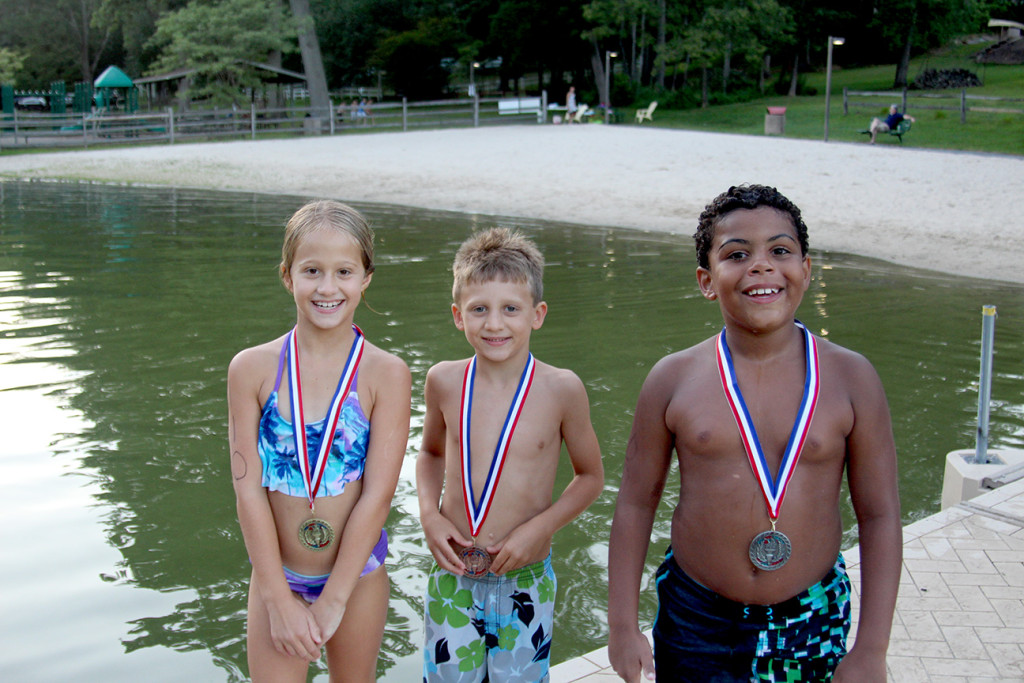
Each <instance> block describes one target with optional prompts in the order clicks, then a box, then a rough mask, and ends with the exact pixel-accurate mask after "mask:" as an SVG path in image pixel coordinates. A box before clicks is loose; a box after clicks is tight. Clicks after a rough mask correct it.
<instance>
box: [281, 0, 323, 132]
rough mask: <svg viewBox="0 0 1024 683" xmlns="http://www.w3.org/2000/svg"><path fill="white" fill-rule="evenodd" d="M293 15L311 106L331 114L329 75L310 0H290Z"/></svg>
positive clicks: (314, 109) (313, 108) (316, 110)
mask: <svg viewBox="0 0 1024 683" xmlns="http://www.w3.org/2000/svg"><path fill="white" fill-rule="evenodd" d="M289 2H290V3H291V7H292V15H294V17H295V22H296V25H297V27H298V35H299V51H300V52H301V53H302V66H303V71H304V72H305V74H306V87H307V88H308V89H309V106H310V109H312V110H313V111H314V112H320V115H321V116H330V115H331V98H330V95H328V94H327V76H326V75H325V73H324V62H323V58H322V57H321V56H320V41H319V40H317V37H316V24H315V23H314V21H313V14H312V12H311V11H310V9H309V0H289Z"/></svg>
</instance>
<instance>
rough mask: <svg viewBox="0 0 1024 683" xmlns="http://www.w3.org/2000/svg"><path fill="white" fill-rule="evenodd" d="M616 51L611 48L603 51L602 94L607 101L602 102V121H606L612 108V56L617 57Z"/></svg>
mask: <svg viewBox="0 0 1024 683" xmlns="http://www.w3.org/2000/svg"><path fill="white" fill-rule="evenodd" d="M618 56H619V53H618V52H612V51H611V50H605V51H604V96H605V97H606V98H608V99H607V101H606V102H605V103H604V122H605V123H608V121H609V115H610V114H611V110H612V57H618Z"/></svg>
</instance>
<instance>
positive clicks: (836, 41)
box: [825, 36, 846, 142]
mask: <svg viewBox="0 0 1024 683" xmlns="http://www.w3.org/2000/svg"><path fill="white" fill-rule="evenodd" d="M845 42H846V38H840V37H838V36H829V37H828V65H827V66H826V67H825V142H828V112H829V105H830V104H831V103H832V46H833V45H842V44H843V43H845Z"/></svg>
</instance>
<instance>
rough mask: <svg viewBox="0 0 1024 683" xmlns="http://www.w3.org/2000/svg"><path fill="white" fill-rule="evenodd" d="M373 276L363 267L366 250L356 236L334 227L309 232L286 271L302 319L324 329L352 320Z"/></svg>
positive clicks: (283, 276)
mask: <svg viewBox="0 0 1024 683" xmlns="http://www.w3.org/2000/svg"><path fill="white" fill-rule="evenodd" d="M372 277H373V276H372V274H371V273H368V272H366V269H365V268H364V267H363V252H362V249H361V248H360V247H359V245H358V244H357V243H356V241H355V239H353V238H352V236H351V235H349V234H348V233H346V232H344V231H342V230H338V229H336V228H331V227H322V228H318V229H316V230H312V231H310V232H309V233H308V234H306V235H305V236H304V237H303V238H302V241H301V242H299V244H298V245H297V247H296V248H295V256H294V259H293V260H292V263H291V267H290V268H289V269H288V270H287V271H285V272H283V273H282V279H283V280H284V285H285V287H287V288H288V291H289V292H291V293H292V296H293V297H294V298H295V307H296V309H297V310H298V315H299V321H300V322H301V321H303V320H306V321H309V322H311V323H312V324H313V325H315V326H317V327H320V328H324V329H326V328H331V327H336V326H338V325H342V324H351V323H352V318H353V316H354V315H355V310H356V307H357V306H358V305H359V298H360V296H361V295H362V293H363V291H365V290H366V288H367V287H368V286H369V284H370V279H371V278H372Z"/></svg>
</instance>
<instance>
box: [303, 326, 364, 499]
mask: <svg viewBox="0 0 1024 683" xmlns="http://www.w3.org/2000/svg"><path fill="white" fill-rule="evenodd" d="M352 330H353V331H354V332H355V333H356V338H355V340H354V341H353V342H352V348H351V350H349V352H348V359H347V360H346V361H345V367H344V369H342V371H341V378H340V379H339V380H338V387H337V388H336V389H335V390H334V398H332V399H331V408H330V410H329V411H328V412H327V417H326V418H324V433H323V439H322V440H321V441H320V452H319V454H318V455H317V458H316V464H315V465H314V464H312V463H310V461H309V445H308V444H307V443H306V416H305V414H304V413H303V411H302V382H301V380H300V377H299V375H300V373H299V344H298V341H297V339H296V337H297V335H296V334H295V332H296V330H294V329H293V330H292V331H291V332H289V333H288V339H287V340H286V341H285V343H286V344H287V346H288V392H289V394H290V395H291V396H290V397H291V407H292V431H293V432H294V434H295V455H296V457H298V459H299V471H300V472H301V473H302V483H303V484H305V487H306V496H307V497H308V498H309V509H310V510H312V509H313V499H314V498H316V492H317V490H319V488H320V481H321V480H322V479H323V476H324V467H325V466H326V465H327V456H328V455H329V454H330V452H331V445H332V444H333V443H334V434H335V431H337V428H338V418H339V417H341V406H342V405H343V404H344V403H345V398H346V397H348V392H349V390H350V389H351V388H352V381H353V380H354V379H355V376H356V370H358V369H359V361H360V359H361V358H362V357H363V331H362V330H360V329H359V328H358V327H356V326H355V325H353V326H352ZM311 468H312V469H311Z"/></svg>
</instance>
